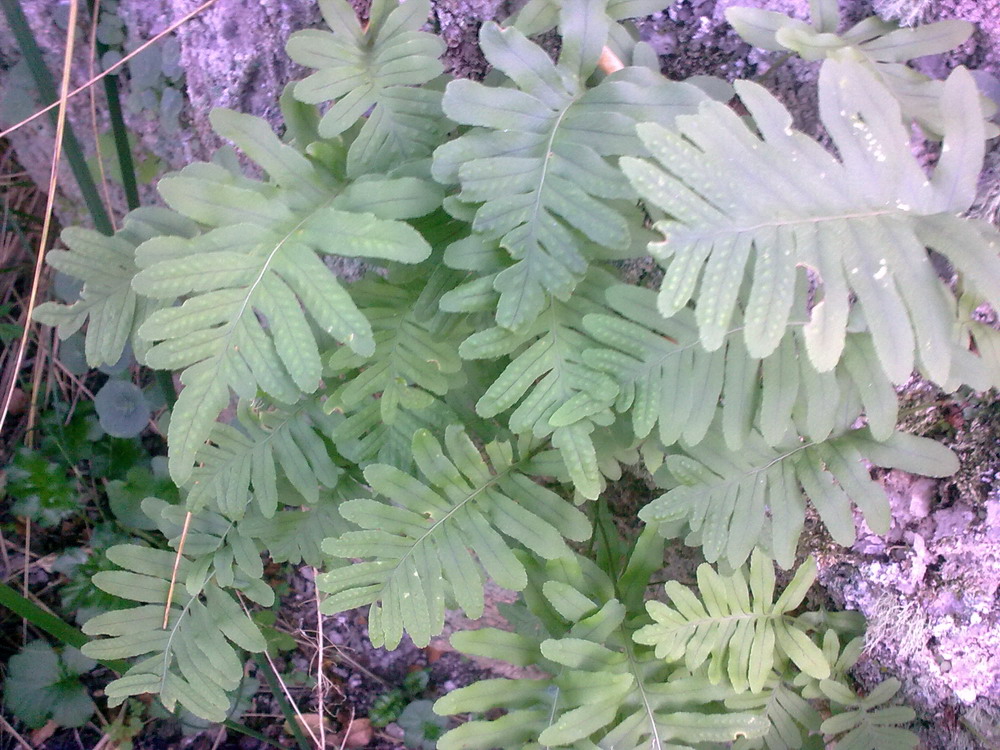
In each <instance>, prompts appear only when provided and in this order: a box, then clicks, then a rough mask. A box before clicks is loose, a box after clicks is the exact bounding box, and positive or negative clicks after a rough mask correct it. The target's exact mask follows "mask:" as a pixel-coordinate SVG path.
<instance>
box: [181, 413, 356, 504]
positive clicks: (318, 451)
mask: <svg viewBox="0 0 1000 750" xmlns="http://www.w3.org/2000/svg"><path fill="white" fill-rule="evenodd" d="M237 419H238V422H237V423H236V425H235V426H234V425H228V424H222V423H219V422H217V423H216V424H215V425H214V426H213V428H212V432H211V433H210V434H209V438H208V442H207V443H206V444H205V445H204V446H202V448H201V450H199V451H198V453H197V466H196V467H195V468H194V471H193V472H192V474H191V480H190V482H189V491H188V496H187V507H188V508H189V509H190V510H192V511H195V512H197V511H198V510H199V509H200V508H201V507H203V506H204V505H205V504H206V503H207V502H210V501H211V502H214V507H216V508H218V510H219V511H220V512H221V513H222V514H223V515H225V516H226V517H228V518H230V519H232V520H234V521H238V520H239V519H240V518H242V517H243V514H244V512H245V511H246V509H247V506H248V505H249V504H250V499H251V490H252V494H253V498H254V499H255V500H256V502H257V505H258V507H259V508H260V512H261V513H262V514H263V515H264V516H265V517H267V518H270V517H271V516H272V515H274V511H275V510H276V509H277V507H278V467H279V466H280V467H281V470H282V474H283V475H284V477H285V478H286V479H287V480H288V481H289V482H290V483H291V485H292V486H293V487H294V488H295V489H296V490H297V491H298V493H299V494H300V495H301V496H302V502H304V503H305V504H306V505H312V504H314V503H316V502H317V501H318V500H319V491H320V487H327V488H333V487H335V486H336V484H337V479H338V477H339V476H340V473H341V472H340V469H339V468H338V467H337V465H336V464H335V463H334V462H333V460H332V459H331V458H330V456H329V453H328V451H327V446H326V444H325V442H324V437H325V438H330V437H331V436H332V433H333V429H334V425H335V420H333V419H331V418H330V417H329V416H327V415H325V414H323V412H322V411H321V410H320V409H319V408H318V406H316V405H315V404H312V403H310V402H309V401H302V402H300V403H299V404H298V405H297V406H295V407H290V408H289V407H282V406H280V405H276V404H272V405H269V406H268V407H267V408H259V407H257V406H255V405H251V404H250V403H248V402H247V401H241V402H240V404H239V406H238V407H237Z"/></svg>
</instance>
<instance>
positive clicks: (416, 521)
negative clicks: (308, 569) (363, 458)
mask: <svg viewBox="0 0 1000 750" xmlns="http://www.w3.org/2000/svg"><path fill="white" fill-rule="evenodd" d="M445 446H446V449H447V455H446V454H445V453H444V452H443V451H442V449H441V446H440V445H439V443H438V442H437V440H435V439H434V437H433V436H432V435H431V434H430V433H429V432H427V431H423V430H422V431H418V432H417V433H416V434H415V435H414V436H413V444H412V451H413V456H414V460H415V461H416V464H417V466H418V467H419V469H420V472H421V474H422V475H423V476H424V478H425V480H424V481H421V480H419V479H416V478H414V477H411V476H409V475H407V474H405V473H403V472H402V471H400V470H399V469H396V468H395V467H392V466H387V465H383V464H374V465H371V466H369V467H368V468H367V469H365V479H366V480H367V483H368V484H369V485H370V486H371V487H372V489H373V490H374V491H375V492H376V493H378V494H380V495H382V496H384V497H386V498H387V499H388V500H390V501H391V502H392V503H393V504H392V505H390V504H388V503H385V502H380V501H377V500H371V499H357V500H351V501H348V502H346V503H343V504H341V506H340V511H341V515H343V516H344V518H346V519H347V520H349V521H351V522H352V523H354V524H356V525H358V526H360V527H361V528H362V529H363V530H362V531H353V532H349V533H347V534H343V535H342V536H340V537H339V538H336V539H330V540H328V541H327V542H326V543H325V544H324V545H323V549H324V551H325V552H327V553H328V554H331V555H334V556H336V557H342V558H357V557H362V558H369V561H368V562H363V563H355V564H351V565H347V566H345V567H341V568H336V569H334V570H332V571H331V572H330V573H328V574H326V575H324V576H323V577H322V579H321V580H320V588H321V589H322V590H323V591H325V592H327V593H329V594H331V596H330V597H329V598H327V599H326V600H325V601H324V603H323V607H324V611H326V612H340V611H342V610H345V609H351V608H353V607H359V606H362V605H365V604H370V605H371V608H370V611H369V623H368V628H369V633H370V635H371V639H372V642H373V643H375V644H377V645H387V646H388V647H389V648H395V647H396V646H397V645H398V644H399V641H400V639H401V638H402V635H403V631H404V630H405V631H406V632H407V633H409V635H410V637H411V638H412V639H413V641H414V643H417V644H419V645H426V644H427V643H428V642H429V641H430V638H431V637H432V636H433V635H436V634H437V633H439V632H441V629H442V627H443V625H444V610H445V603H446V600H453V601H454V602H455V603H457V604H458V606H459V607H460V608H461V609H462V610H463V611H465V612H466V613H467V614H468V615H469V616H470V617H472V618H477V617H479V616H481V614H482V611H483V584H482V578H481V576H480V573H479V566H480V565H481V566H482V567H483V568H484V569H485V570H486V572H487V573H488V574H489V576H490V577H491V578H492V579H493V580H494V581H496V583H497V584H499V585H500V586H503V587H504V588H508V589H513V590H520V589H522V588H524V586H525V585H526V583H527V580H526V575H525V571H524V566H523V565H522V564H521V563H520V562H519V561H518V559H517V558H516V557H515V556H514V554H513V552H512V550H511V547H510V545H509V542H508V541H506V539H505V538H504V537H508V538H510V539H513V540H516V541H517V542H519V543H521V544H523V545H525V546H526V547H527V548H529V549H531V550H532V551H533V552H534V553H535V554H537V555H540V556H542V557H544V558H546V559H549V558H553V557H558V556H560V555H562V554H565V553H566V552H567V547H566V543H565V541H564V537H565V538H568V539H573V540H577V541H580V540H582V539H586V538H587V537H588V536H589V534H590V524H589V523H588V522H587V519H586V517H585V516H583V514H582V513H580V511H578V510H576V509H575V508H573V506H572V505H570V504H569V503H567V502H566V501H564V500H562V499H561V498H559V497H558V496H557V495H555V494H554V493H552V492H551V491H549V490H547V489H545V488H544V487H542V486H540V485H538V484H536V483H535V482H533V481H532V480H531V479H530V478H528V477H527V476H525V475H524V474H522V473H521V471H520V461H519V459H517V458H516V457H515V455H514V453H513V451H512V449H511V447H510V445H509V444H507V443H502V442H493V443H490V444H488V445H487V446H486V454H487V456H489V459H490V464H492V466H491V465H490V464H488V463H487V462H486V461H485V460H484V459H483V457H482V456H481V455H480V452H479V450H478V449H477V448H476V446H475V445H474V444H473V442H472V441H471V440H470V439H469V437H468V436H467V435H466V434H465V432H464V431H463V430H462V428H459V427H456V426H450V427H449V428H448V429H447V430H446V431H445ZM470 549H471V550H472V552H474V553H475V555H476V559H478V564H477V562H476V560H475V559H474V558H473V557H472V555H471V554H470V552H469V550H470Z"/></svg>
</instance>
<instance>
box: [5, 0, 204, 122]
mask: <svg viewBox="0 0 1000 750" xmlns="http://www.w3.org/2000/svg"><path fill="white" fill-rule="evenodd" d="M217 2H218V0H207V2H204V3H202V4H201V5H199V6H198V7H197V8H195V9H194V10H193V11H191V12H190V13H188V14H187V15H185V16H184V17H183V18H181V19H179V20H177V21H175V22H174V23H172V24H170V25H169V26H167V28H165V29H164V30H163V31H161V32H160V33H159V34H157V35H156V36H154V37H153V38H152V39H150V40H149V41H148V42H145V43H144V44H142V45H140V46H139V47H138V48H136V49H134V50H133V51H132V52H129V53H128V54H127V55H125V56H124V57H122V59H121V60H119V61H118V62H116V63H115V64H114V65H109V66H108V68H107V69H106V70H104V71H103V72H102V73H99V74H98V75H96V76H94V77H93V78H91V79H90V80H89V81H87V82H86V83H84V84H83V85H81V86H78V87H77V88H75V89H73V90H72V91H71V92H69V94H67V96H66V98H67V99H72V98H73V97H74V96H76V95H77V94H79V93H80V92H82V91H86V90H87V89H88V88H90V87H91V86H93V85H94V84H95V83H97V82H98V81H100V80H101V79H103V78H104V77H105V76H107V75H109V74H111V73H113V72H114V71H116V70H118V68H120V67H121V66H123V65H124V64H125V63H127V62H128V61H129V60H131V59H132V58H133V57H135V56H136V55H138V54H141V53H142V51H143V50H145V49H146V48H147V47H149V46H151V45H153V44H156V43H157V42H158V41H160V40H161V39H163V37H165V36H167V35H168V34H171V33H173V31H174V29H176V28H178V27H179V26H183V25H184V24H185V23H187V22H188V21H190V20H191V19H192V18H194V17H195V16H197V15H198V14H199V13H201V12H202V11H203V10H206V9H207V8H210V7H211V6H213V5H215V3H217ZM61 101H62V99H60V102H61ZM60 102H53V103H52V104H50V105H49V106H47V107H44V108H42V109H40V110H38V111H37V112H35V114H33V115H31V116H30V117H26V118H25V119H23V120H21V122H19V123H17V124H16V125H12V126H11V127H9V128H7V129H6V130H4V131H3V132H0V138H3V137H5V136H7V135H9V134H11V133H13V132H14V131H15V130H17V129H18V128H21V127H23V126H25V125H27V124H28V123H29V122H34V121H35V120H37V119H38V118H39V117H41V116H42V115H44V114H45V113H46V112H49V111H50V110H52V109H53V108H55V107H57V106H59V104H60Z"/></svg>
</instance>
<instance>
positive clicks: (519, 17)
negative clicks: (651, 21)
mask: <svg viewBox="0 0 1000 750" xmlns="http://www.w3.org/2000/svg"><path fill="white" fill-rule="evenodd" d="M603 5H604V6H605V7H604V8H603V11H604V14H605V17H606V19H607V20H605V23H606V24H607V23H608V22H609V21H624V20H625V19H626V18H641V17H643V16H650V15H652V14H653V13H659V12H660V11H661V10H663V4H662V3H661V2H660V0H606V2H605V3H603ZM560 10H564V6H563V4H562V3H559V2H556V1H555V0H529V2H527V3H525V4H524V7H522V8H521V9H520V10H519V11H518V12H517V13H515V14H514V15H513V16H511V17H510V18H508V19H507V20H506V21H505V22H504V26H512V27H514V28H516V29H517V30H518V31H520V32H521V33H522V34H524V35H525V36H535V35H537V34H542V33H544V32H546V31H549V30H550V29H552V28H553V27H554V26H555V25H556V24H557V23H559V16H560ZM564 15H565V16H570V17H572V16H573V15H575V16H576V18H577V19H579V18H580V14H578V13H577V14H573V13H571V12H570V11H568V10H564ZM574 20H575V19H574ZM560 30H561V31H562V33H563V34H567V35H568V36H572V34H571V33H567V23H566V21H563V22H562V25H561V28H560Z"/></svg>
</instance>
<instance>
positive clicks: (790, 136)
mask: <svg viewBox="0 0 1000 750" xmlns="http://www.w3.org/2000/svg"><path fill="white" fill-rule="evenodd" d="M737 89H738V92H739V95H740V96H741V98H742V99H743V102H744V103H745V104H746V106H747V108H748V109H749V110H750V113H751V114H752V116H753V118H754V122H755V123H756V126H757V127H758V128H759V129H760V131H761V134H762V135H761V137H758V136H757V135H756V134H754V133H753V132H751V131H750V130H749V129H748V128H747V126H746V125H744V124H743V123H742V122H741V121H740V119H739V116H738V115H736V114H735V113H734V112H733V111H732V110H730V109H729V108H727V107H725V106H723V105H721V104H716V103H707V104H703V105H702V109H701V111H700V113H699V114H698V115H695V116H692V117H681V118H678V121H677V126H678V128H679V132H673V131H670V130H667V129H666V128H663V127H661V126H658V125H653V124H643V125H641V126H640V127H639V131H640V134H641V136H642V138H643V141H644V143H645V144H646V146H647V147H648V148H649V149H650V150H651V151H652V152H653V153H654V155H655V156H656V158H657V160H658V161H659V163H660V166H653V165H651V164H649V163H647V162H644V161H641V160H637V159H633V158H629V157H625V158H623V159H622V161H621V164H622V169H623V170H624V171H625V173H626V174H627V175H628V176H629V178H630V179H631V180H632V182H633V184H634V185H635V187H636V188H637V189H638V190H639V192H640V193H641V194H642V195H643V196H644V197H645V198H646V199H647V200H649V201H651V202H652V203H653V204H655V205H656V206H657V207H658V208H661V209H662V210H664V211H666V212H667V213H668V214H670V215H671V217H672V218H670V219H665V220H662V221H660V222H658V223H657V225H656V227H657V228H658V229H659V230H660V231H661V232H663V234H664V235H665V237H666V240H665V241H664V242H663V243H660V244H656V245H652V246H651V247H650V251H651V252H652V253H653V254H654V255H656V257H657V258H658V259H659V260H660V261H661V262H662V263H663V264H664V266H665V267H666V276H665V278H664V281H663V284H662V287H661V290H660V297H659V308H660V312H661V313H662V314H663V315H665V316H668V317H669V316H671V315H673V314H675V313H676V312H677V311H679V310H680V309H682V308H683V307H684V306H685V305H686V304H687V303H688V301H689V300H691V299H692V297H694V298H695V299H696V310H695V315H696V319H697V321H698V328H699V333H700V337H701V341H702V344H703V345H704V346H705V348H706V349H709V350H713V351H714V350H715V349H718V348H719V347H720V346H721V345H722V343H723V340H724V337H725V333H726V331H727V330H729V328H730V324H731V320H732V317H733V313H734V309H735V306H736V300H737V295H738V292H739V289H740V285H741V282H742V280H743V277H744V274H746V273H748V272H749V274H750V278H752V283H751V284H750V292H749V299H748V303H747V307H746V311H745V328H744V340H745V342H746V346H747V350H748V351H749V353H750V354H751V355H752V356H754V357H766V356H767V355H769V354H771V353H772V352H773V351H774V350H775V348H776V347H777V346H778V343H779V341H780V340H781V337H782V335H783V334H784V331H785V328H786V326H787V323H788V319H789V313H790V310H791V307H792V302H793V298H794V291H793V290H794V279H795V269H796V266H805V267H807V268H809V269H812V270H813V271H815V273H816V274H817V277H818V280H819V282H820V284H821V287H820V288H821V290H822V301H820V302H819V303H818V304H817V305H816V306H815V307H814V308H813V310H812V313H811V319H810V321H809V323H808V324H807V325H806V326H805V334H806V348H807V351H808V353H809V357H810V359H811V360H812V362H813V364H814V365H815V367H816V368H817V369H818V370H819V371H823V372H825V371H828V370H830V369H832V368H833V367H834V365H835V364H836V363H837V362H838V361H839V359H840V357H841V354H842V352H843V349H844V340H845V335H846V329H847V316H848V312H849V310H850V296H851V295H852V294H853V295H856V297H857V300H858V304H859V305H860V306H861V307H862V309H863V310H864V313H865V319H866V320H867V322H868V325H869V328H870V330H871V333H872V338H873V341H874V344H875V350H876V352H877V353H878V355H879V360H880V362H881V364H882V368H883V369H884V371H885V373H886V375H887V376H888V377H889V379H890V380H892V381H893V382H897V383H898V382H902V381H904V380H906V379H907V378H908V377H909V376H910V373H911V372H912V370H913V366H914V350H916V352H917V354H918V355H919V360H920V362H921V363H922V364H923V367H924V368H925V370H926V372H927V373H928V374H929V375H930V376H931V377H932V378H933V379H934V380H938V381H944V380H946V379H947V378H948V375H949V372H950V370H951V351H952V346H951V344H950V339H951V331H950V329H949V327H948V325H947V322H946V321H948V320H949V319H951V313H950V312H949V311H950V303H949V301H948V299H947V296H946V292H945V290H944V288H943V287H942V285H941V284H940V283H939V282H938V281H937V278H936V276H935V273H934V270H933V268H932V267H931V264H930V260H929V258H928V256H927V251H926V247H932V248H933V249H935V250H937V251H938V252H940V253H942V254H943V255H945V256H946V257H947V258H948V259H949V260H950V261H951V262H952V263H953V264H954V265H955V267H956V268H957V269H958V270H959V272H960V273H962V275H963V277H964V278H966V279H967V280H968V282H969V283H970V284H973V285H974V286H975V287H976V289H977V290H978V291H980V292H981V293H982V294H983V296H984V297H985V298H986V299H987V300H989V301H990V302H991V303H993V304H997V303H1000V259H998V257H997V247H998V246H1000V242H998V239H1000V235H997V234H996V233H995V232H992V233H989V234H983V233H979V232H977V231H975V230H973V228H972V227H970V226H969V225H968V223H967V222H966V221H965V220H964V219H960V218H959V217H958V216H957V214H958V213H960V212H962V211H964V210H965V209H967V208H968V206H969V205H970V203H971V201H972V199H973V196H974V192H975V188H974V186H975V182H976V178H977V175H978V173H979V169H980V167H981V164H982V155H983V143H982V135H983V132H982V126H981V124H977V123H980V122H981V119H982V118H981V112H980V109H979V103H978V94H977V93H976V88H975V84H974V82H973V81H972V78H971V76H970V75H969V74H968V72H966V71H963V70H958V71H955V72H954V73H953V74H952V76H951V77H950V78H949V79H948V82H947V83H946V84H945V89H946V98H947V99H948V102H949V106H951V107H953V108H954V109H955V111H956V113H958V112H961V113H962V115H961V116H960V117H959V116H958V115H957V114H956V117H955V118H953V119H951V121H950V124H949V127H948V128H947V132H946V133H945V146H944V149H945V151H944V153H943V155H942V162H941V163H940V164H939V165H938V167H937V169H936V171H935V172H934V175H933V177H932V178H930V179H927V178H926V177H925V175H924V173H923V171H922V169H921V167H920V165H919V163H918V162H917V161H916V159H915V158H914V156H913V155H912V153H911V151H910V147H909V138H908V133H907V132H906V130H904V128H903V126H902V124H901V122H900V118H899V109H898V105H896V103H895V102H894V100H893V99H892V97H891V96H888V95H887V94H886V92H885V91H884V89H883V88H882V87H881V84H879V82H878V81H877V80H876V79H875V78H874V77H873V76H872V75H871V74H870V73H869V72H867V71H866V70H864V69H863V68H862V67H860V66H859V65H857V64H852V63H847V62H838V61H835V60H827V61H826V62H825V63H824V64H823V68H822V70H821V73H820V83H819V89H820V110H821V115H822V120H823V123H824V124H825V125H826V127H827V130H828V132H829V133H830V135H831V137H832V139H833V141H834V143H835V145H836V147H837V149H838V151H839V152H840V157H841V159H840V160H839V161H838V160H837V159H835V158H834V157H833V156H831V155H830V154H828V153H826V152H825V151H824V150H823V149H822V148H821V147H820V146H819V144H817V143H816V142H814V141H812V140H810V139H809V138H807V137H805V136H804V135H802V134H801V133H795V132H794V131H793V130H792V128H791V116H790V114H789V113H788V112H787V111H786V110H785V109H784V107H782V106H781V105H780V104H779V103H778V102H777V100H776V99H774V97H773V96H771V95H770V94H769V93H767V92H766V91H765V90H764V89H762V88H761V87H759V86H757V85H755V84H752V83H748V82H741V83H739V84H737ZM959 119H961V122H962V123H964V124H959ZM661 167H662V168H661ZM733 170H737V172H736V173H734V171H733ZM741 175H742V176H745V177H746V179H747V180H751V179H752V180H753V182H754V184H755V186H756V188H755V189H754V190H752V191H747V190H743V189H742V187H739V188H738V187H737V186H738V185H742V184H743V178H742V176H741ZM751 260H752V269H751V268H750V264H751ZM696 288H697V292H696Z"/></svg>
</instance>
